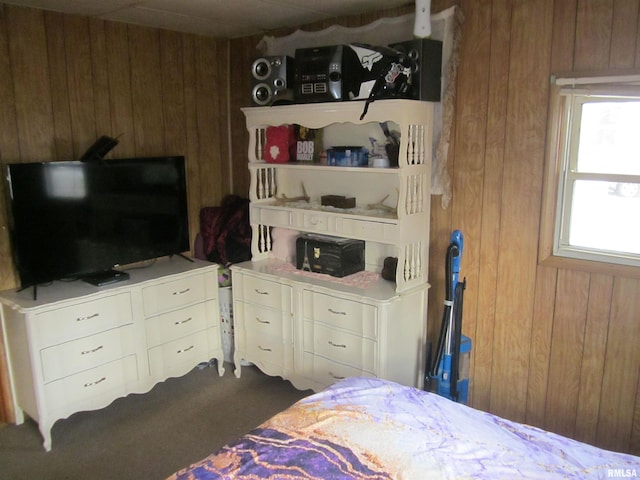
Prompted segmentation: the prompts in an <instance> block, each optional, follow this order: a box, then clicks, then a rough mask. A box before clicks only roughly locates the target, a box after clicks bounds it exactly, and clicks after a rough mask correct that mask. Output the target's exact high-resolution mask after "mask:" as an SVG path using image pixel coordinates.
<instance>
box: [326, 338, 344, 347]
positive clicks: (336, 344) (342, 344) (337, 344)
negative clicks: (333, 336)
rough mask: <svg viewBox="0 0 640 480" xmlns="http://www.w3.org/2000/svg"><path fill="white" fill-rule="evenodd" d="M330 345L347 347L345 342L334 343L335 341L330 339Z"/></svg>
mask: <svg viewBox="0 0 640 480" xmlns="http://www.w3.org/2000/svg"><path fill="white" fill-rule="evenodd" d="M329 345H331V346H332V347H336V348H347V346H346V345H345V344H344V343H333V341H331V340H329Z"/></svg>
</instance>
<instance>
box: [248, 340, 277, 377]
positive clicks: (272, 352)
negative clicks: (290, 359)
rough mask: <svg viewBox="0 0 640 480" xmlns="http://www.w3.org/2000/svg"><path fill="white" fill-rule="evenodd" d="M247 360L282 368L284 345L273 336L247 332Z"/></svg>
mask: <svg viewBox="0 0 640 480" xmlns="http://www.w3.org/2000/svg"><path fill="white" fill-rule="evenodd" d="M246 340H247V342H246V343H247V352H251V353H250V355H248V356H247V358H246V359H247V360H249V361H250V362H254V363H256V364H258V366H260V364H269V365H273V366H276V367H278V368H279V369H282V368H283V366H284V350H285V349H284V345H283V343H282V342H281V341H280V340H279V339H278V338H274V337H269V336H264V335H262V336H261V335H256V334H248V335H247V339H246Z"/></svg>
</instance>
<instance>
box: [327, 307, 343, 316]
mask: <svg viewBox="0 0 640 480" xmlns="http://www.w3.org/2000/svg"><path fill="white" fill-rule="evenodd" d="M327 310H329V313H333V314H334V315H346V314H347V312H341V311H338V310H334V309H333V308H328V309H327Z"/></svg>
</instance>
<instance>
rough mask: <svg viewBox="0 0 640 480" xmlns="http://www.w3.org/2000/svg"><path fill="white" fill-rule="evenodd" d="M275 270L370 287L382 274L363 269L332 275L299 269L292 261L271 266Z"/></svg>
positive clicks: (352, 285)
mask: <svg viewBox="0 0 640 480" xmlns="http://www.w3.org/2000/svg"><path fill="white" fill-rule="evenodd" d="M271 271H273V272H281V273H293V274H296V275H301V276H303V277H310V278H319V279H321V280H326V281H328V282H334V283H339V284H342V285H349V286H350V287H356V288H369V287H370V286H371V285H372V284H373V283H375V282H377V281H378V280H379V279H380V274H379V273H376V272H369V271H366V270H364V271H362V272H357V273H354V274H352V275H347V276H346V277H342V278H339V277H332V276H331V275H327V274H324V273H314V272H307V271H305V270H298V269H297V268H296V267H295V266H293V265H291V264H290V263H281V264H278V265H276V266H274V267H272V268H271Z"/></svg>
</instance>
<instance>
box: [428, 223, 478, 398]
mask: <svg viewBox="0 0 640 480" xmlns="http://www.w3.org/2000/svg"><path fill="white" fill-rule="evenodd" d="M463 243H464V242H463V236H462V232H461V231H460V230H455V231H454V232H453V233H452V234H451V243H450V244H449V247H448V248H447V258H446V262H445V270H446V278H445V280H446V288H445V290H446V293H445V299H444V312H443V315H442V326H441V329H440V336H439V337H438V346H437V349H436V352H435V358H434V359H433V362H431V355H430V352H428V355H427V368H426V372H427V374H426V378H425V388H431V387H432V386H433V384H435V392H436V393H437V394H438V395H441V396H443V397H446V398H448V399H450V400H453V401H454V402H458V403H464V404H466V403H467V399H468V396H469V356H470V353H471V339H470V338H468V337H466V336H464V335H462V305H463V297H464V289H465V288H466V283H467V281H466V279H463V280H462V282H460V281H459V275H460V263H461V260H462V250H463ZM430 367H431V368H430Z"/></svg>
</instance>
